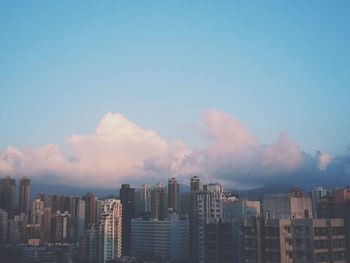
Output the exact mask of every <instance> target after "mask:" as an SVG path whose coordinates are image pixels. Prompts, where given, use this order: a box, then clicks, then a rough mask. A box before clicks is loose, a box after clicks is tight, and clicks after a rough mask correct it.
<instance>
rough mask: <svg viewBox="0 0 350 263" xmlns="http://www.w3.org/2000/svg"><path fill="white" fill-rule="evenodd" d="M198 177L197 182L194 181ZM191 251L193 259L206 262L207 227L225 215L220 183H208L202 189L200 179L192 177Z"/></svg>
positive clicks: (198, 262) (196, 262)
mask: <svg viewBox="0 0 350 263" xmlns="http://www.w3.org/2000/svg"><path fill="white" fill-rule="evenodd" d="M193 179H196V180H195V182H193V181H194V180H193ZM191 185H193V187H192V188H193V189H194V191H192V192H191V209H190V210H191V211H190V222H191V223H190V230H191V232H190V251H191V261H192V262H194V263H202V262H205V257H206V255H205V227H206V225H207V224H209V223H217V222H219V220H220V219H221V218H222V215H223V199H224V193H223V188H222V187H221V185H220V184H207V185H204V186H203V190H197V189H200V181H198V180H197V178H192V179H191Z"/></svg>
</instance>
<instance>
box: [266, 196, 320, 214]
mask: <svg viewBox="0 0 350 263" xmlns="http://www.w3.org/2000/svg"><path fill="white" fill-rule="evenodd" d="M263 204H264V209H263V210H264V216H265V217H266V218H267V219H270V218H280V219H283V218H286V219H287V218H290V219H308V218H312V214H313V213H312V204H311V198H310V197H309V196H307V195H306V194H305V193H304V192H302V191H300V190H292V191H291V192H290V193H283V194H267V195H264V197H263Z"/></svg>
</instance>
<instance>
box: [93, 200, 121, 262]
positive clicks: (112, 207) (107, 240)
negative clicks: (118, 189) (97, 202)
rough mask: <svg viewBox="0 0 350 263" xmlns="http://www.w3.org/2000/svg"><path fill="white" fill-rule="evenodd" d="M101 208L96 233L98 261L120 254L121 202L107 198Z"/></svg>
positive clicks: (111, 258) (119, 255)
mask: <svg viewBox="0 0 350 263" xmlns="http://www.w3.org/2000/svg"><path fill="white" fill-rule="evenodd" d="M102 208H103V211H102V213H101V216H100V218H99V225H98V234H97V235H98V238H97V249H98V250H97V257H98V260H97V262H98V263H106V262H107V261H111V260H114V259H117V258H119V257H121V255H122V204H121V202H120V200H116V199H108V200H105V201H103V202H102Z"/></svg>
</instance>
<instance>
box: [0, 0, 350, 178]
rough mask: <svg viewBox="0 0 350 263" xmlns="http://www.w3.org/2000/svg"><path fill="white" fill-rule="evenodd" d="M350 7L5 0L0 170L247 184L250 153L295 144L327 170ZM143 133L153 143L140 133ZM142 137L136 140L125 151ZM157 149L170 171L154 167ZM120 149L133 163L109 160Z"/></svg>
mask: <svg viewBox="0 0 350 263" xmlns="http://www.w3.org/2000/svg"><path fill="white" fill-rule="evenodd" d="M349 11H350V4H349V2H348V1H336V2H330V1H308V2H307V3H306V2H305V1H263V2H262V1H249V2H247V1H173V2H169V1H103V2H98V1H74V2H72V1H58V2H50V1H1V3H0V173H1V174H14V175H16V174H18V175H22V174H25V173H26V172H27V171H29V170H31V173H32V174H43V175H44V174H45V175H46V177H49V175H50V176H53V175H55V176H59V174H65V175H66V177H64V176H63V177H64V178H65V180H67V175H72V174H74V175H75V176H76V174H81V173H82V171H84V173H87V172H88V171H89V172H91V178H92V177H93V175H94V174H96V173H98V171H95V170H94V169H92V168H91V167H90V166H89V165H88V163H95V164H96V165H97V166H101V167H102V168H101V169H106V171H105V172H104V173H105V174H106V182H112V180H111V181H108V180H109V179H108V178H111V177H112V174H114V175H115V174H122V175H123V176H124V177H123V176H121V177H120V178H126V177H128V176H129V175H130V174H134V177H135V178H137V176H141V175H140V174H142V176H146V175H144V174H147V175H148V176H150V178H151V177H152V176H155V174H156V173H157V172H158V173H161V174H163V176H165V175H166V176H171V175H173V174H174V173H175V175H178V174H190V173H197V172H198V173H208V177H210V176H214V177H215V176H216V175H217V174H225V175H223V176H221V177H220V176H218V178H221V179H225V180H227V178H228V177H229V176H231V175H230V173H231V172H232V171H233V172H232V173H234V174H241V175H240V176H241V177H240V176H238V177H237V176H235V177H234V181H235V183H241V184H244V183H246V182H245V180H242V179H239V178H243V177H244V176H246V174H249V175H251V174H252V172H251V171H250V170H249V169H250V168H251V167H253V166H254V167H255V168H254V169H253V170H254V171H255V172H253V173H254V174H256V169H258V167H259V169H263V170H264V171H270V170H271V169H270V168H271V167H274V168H273V169H272V170H273V171H274V172H271V173H270V174H275V173H281V170H280V169H282V170H283V172H286V171H288V172H290V171H291V169H292V170H293V169H297V170H298V171H299V170H300V169H299V168H300V167H304V168H305V167H306V166H305V165H304V164H305V160H304V159H305V157H302V156H303V154H307V155H308V156H311V157H310V158H313V159H314V162H315V165H314V167H318V168H320V167H321V168H322V169H319V170H325V169H326V167H327V166H328V164H329V163H330V162H331V161H330V160H335V159H337V158H338V157H339V156H347V154H348V153H349V150H348V148H349V146H350V137H349V134H350V121H349V113H350V107H349V101H350V51H349V48H348V47H349V46H350V27H349V24H350V17H349V15H348V14H349ZM218 119H224V120H225V121H226V122H225V121H224V122H222V121H218ZM217 126H218V127H217ZM101 127H102V128H101ZM225 127H226V128H225ZM227 127H231V128H227ZM99 128H100V133H99ZM120 128H122V130H123V129H125V130H126V131H125V133H123V132H119V131H118V129H120ZM114 129H117V130H114ZM218 129H223V131H222V130H220V131H219V130H218ZM108 131H109V132H112V131H113V132H112V135H111V134H110V133H109V132H108ZM128 132H129V133H128ZM148 133H152V134H153V135H152V136H151V139H149V141H148V142H154V144H152V145H151V146H150V145H148V144H147V143H148V142H147V140H146V141H144V138H143V139H140V138H138V137H137V136H139V137H144V136H146V138H148V137H147V136H148V135H146V134H148ZM115 134H119V135H118V136H119V137H118V136H117V137H118V138H117V137H116V135H115ZM242 134H243V135H242ZM135 136H136V137H137V139H135V138H136V137H135ZM237 136H238V137H237ZM242 136H243V137H242ZM106 138H109V139H110V140H112V141H113V143H112V145H113V144H114V143H115V147H117V148H118V147H119V148H118V149H119V150H118V151H117V152H114V149H109V147H110V146H108V145H109V144H106V143H105V139H106ZM121 138H123V139H121ZM230 138H236V139H230ZM237 138H238V139H237ZM242 138H243V139H242ZM244 138H245V139H244ZM241 139H242V140H243V141H244V142H245V143H242V142H241ZM140 140H141V145H143V146H144V147H145V152H143V150H141V151H140V152H141V153H140V156H137V157H135V158H134V156H135V152H138V151H139V150H140V149H139V148H138V147H137V144H136V145H135V146H132V147H131V148H132V150H130V152H129V153H128V154H127V153H125V152H128V150H126V149H127V148H129V146H130V145H133V143H135V142H140ZM82 141H84V143H82ZM102 141H103V142H102ZM228 142H229V143H228ZM174 145H176V146H174ZM179 145H181V146H179ZM225 145H231V146H232V147H231V148H230V149H226V148H225V147H224V146H225ZM286 145H287V146H286ZM273 146H276V147H275V148H277V149H278V150H276V149H275V148H274V149H275V150H270V151H269V150H268V149H270V148H271V147H273ZM133 147H135V149H133ZM269 147H270V148H269ZM280 147H281V148H280ZM283 147H287V148H283ZM107 148H108V149H107ZM174 148H175V150H174ZM179 148H181V150H179ZM233 148H234V149H240V150H239V151H238V153H236V150H234V151H233V150H232V149H233ZM97 149H98V150H97ZM247 149H249V150H247ZM266 149H267V150H266ZM281 149H283V151H282V150H281ZM99 151H100V152H99ZM246 151H247V153H244V152H246ZM265 151H266V152H265ZM38 152H40V154H39V153H38ZM52 152H54V153H52ZM96 152H99V154H100V157H99V158H97V157H96V156H94V153H96ZM253 152H254V153H253ZM257 152H259V153H257ZM271 152H272V153H271ZM286 152H288V153H289V154H291V156H289V155H287V154H285V153H286ZM49 153H50V154H53V156H54V157H53V158H52V159H54V160H55V161H54V162H53V163H51V162H50V161H47V158H48V157H47V156H51V155H50V154H49ZM243 153H244V154H243ZM277 153H280V154H277ZM300 154H301V155H300ZM124 155H125V156H124ZM136 155H137V154H136ZM164 155H167V162H166V163H167V167H168V166H170V167H172V168H171V169H170V168H169V167H168V168H167V169H168V170H167V172H165V170H164V169H163V168H164V167H163V168H162V169H159V167H158V166H157V167H156V168H155V167H154V162H155V160H156V159H157V160H158V158H159V156H163V157H164ZM169 155H170V156H171V158H170V157H169ZM237 155H239V156H237ZM247 155H248V156H249V157H247ZM281 155H283V156H284V157H286V156H287V157H288V156H289V157H292V158H291V160H293V161H294V163H292V164H291V163H286V162H285V160H281V159H283V158H281V157H280V156H281ZM14 156H15V157H14ZM33 156H35V157H33ZM38 156H40V157H38ZM105 156H109V157H110V156H112V157H111V160H109V161H106V163H104V162H105V159H106V158H105ZM174 156H176V157H174ZM194 156H195V157H194ZM267 156H269V158H272V156H273V162H272V161H271V162H270V161H267V163H266V162H265V161H266V160H267V159H268V157H267ZM233 157H234V158H233ZM116 158H120V160H124V159H123V158H126V159H125V163H126V164H128V165H126V167H124V168H123V169H122V170H118V169H119V168H115V167H114V168H113V160H115V159H116ZM169 158H170V159H171V160H169ZM191 158H194V159H196V162H195V164H194V162H191V167H190V168H189V167H188V163H189V162H190V161H188V159H191ZM227 158H228V159H227ZM232 158H233V159H234V160H232ZM242 158H243V159H242ZM266 158H267V159H266ZM339 158H340V157H339ZM107 159H108V158H107ZM161 159H162V158H161ZM30 160H31V161H30ZM33 160H36V161H35V162H34V161H33ZM72 160H73V161H72ZM150 160H152V162H151V161H150ZM185 160H186V161H185ZM191 160H192V159H191ZM198 160H200V161H198ZM203 160H206V161H203ZM214 160H215V161H214ZM222 160H226V161H225V162H229V163H230V164H229V165H228V166H227V165H226V163H225V162H224V164H221V165H220V164H218V163H220V162H221V161H222ZM228 160H229V161H228ZM237 160H239V161H240V163H246V165H245V166H242V165H241V164H240V167H239V168H238V167H237V165H236V166H235V165H234V166H233V167H232V163H235V162H236V161H237ZM243 160H244V161H243ZM247 160H248V161H247ZM264 160H265V161H264ZM322 160H323V161H324V160H326V162H325V163H326V164H327V165H326V166H325V167H323V166H322ZM346 160H347V159H346ZM51 161H52V160H51ZM158 161H159V160H158ZM33 162H34V163H33ZM38 162H39V163H47V166H48V167H43V165H41V166H39V167H38V166H37V163H38ZM72 162H75V164H72ZM77 162H79V163H80V164H79V165H77V164H76V163H77ZM120 162H121V161H120ZM162 162H163V164H162V165H163V166H164V160H163V161H162ZM168 162H169V163H168ZM184 162H185V163H186V165H184V164H183V163H184ZM198 162H200V164H199V163H198ZM257 162H259V163H263V164H264V165H263V166H262V167H261V166H256V163H257ZM58 163H59V164H58ZM203 163H205V164H203ZM85 164H86V165H85ZM72 165H73V167H72ZM158 165H159V163H158ZM140 166H142V167H141V168H140ZM214 166H215V167H214ZM241 166H242V167H241ZM267 166H268V168H267ZM307 166H308V165H307ZM33 167H36V168H35V169H34V168H33ZM130 167H132V169H131V170H132V172H130ZM135 167H139V168H138V169H139V170H133V169H134V168H135ZM174 167H176V168H174ZM179 167H181V168H179ZM247 167H249V169H248V170H249V172H242V171H243V170H244V171H246V170H247ZM276 167H278V169H277V170H276ZM308 167H309V166H308ZM323 168H324V169H323ZM169 169H170V170H169ZM151 170H152V172H150V171H151ZM155 170H157V171H155ZM175 170H176V172H174V171H175ZM180 170H181V171H180ZM203 170H205V172H204V171H203ZM189 171H190V172H189ZM223 171H226V172H223ZM227 171H231V172H227ZM308 171H309V170H308ZM346 171H347V170H346ZM283 172H282V173H283ZM346 173H347V172H344V174H346ZM150 174H152V176H151V175H150ZM76 177H77V178H79V180H80V179H81V177H79V176H76ZM117 177H118V176H117ZM248 177H249V176H246V177H245V178H248ZM152 178H153V177H152ZM155 178H157V179H158V177H157V176H155ZM237 181H239V182H237ZM91 183H93V182H91Z"/></svg>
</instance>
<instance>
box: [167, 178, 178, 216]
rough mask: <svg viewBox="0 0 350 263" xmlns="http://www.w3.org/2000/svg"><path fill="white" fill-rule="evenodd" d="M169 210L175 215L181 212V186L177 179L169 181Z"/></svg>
mask: <svg viewBox="0 0 350 263" xmlns="http://www.w3.org/2000/svg"><path fill="white" fill-rule="evenodd" d="M168 209H171V210H172V211H173V212H175V213H179V212H180V186H179V184H178V182H177V180H176V178H171V179H169V181H168Z"/></svg>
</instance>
